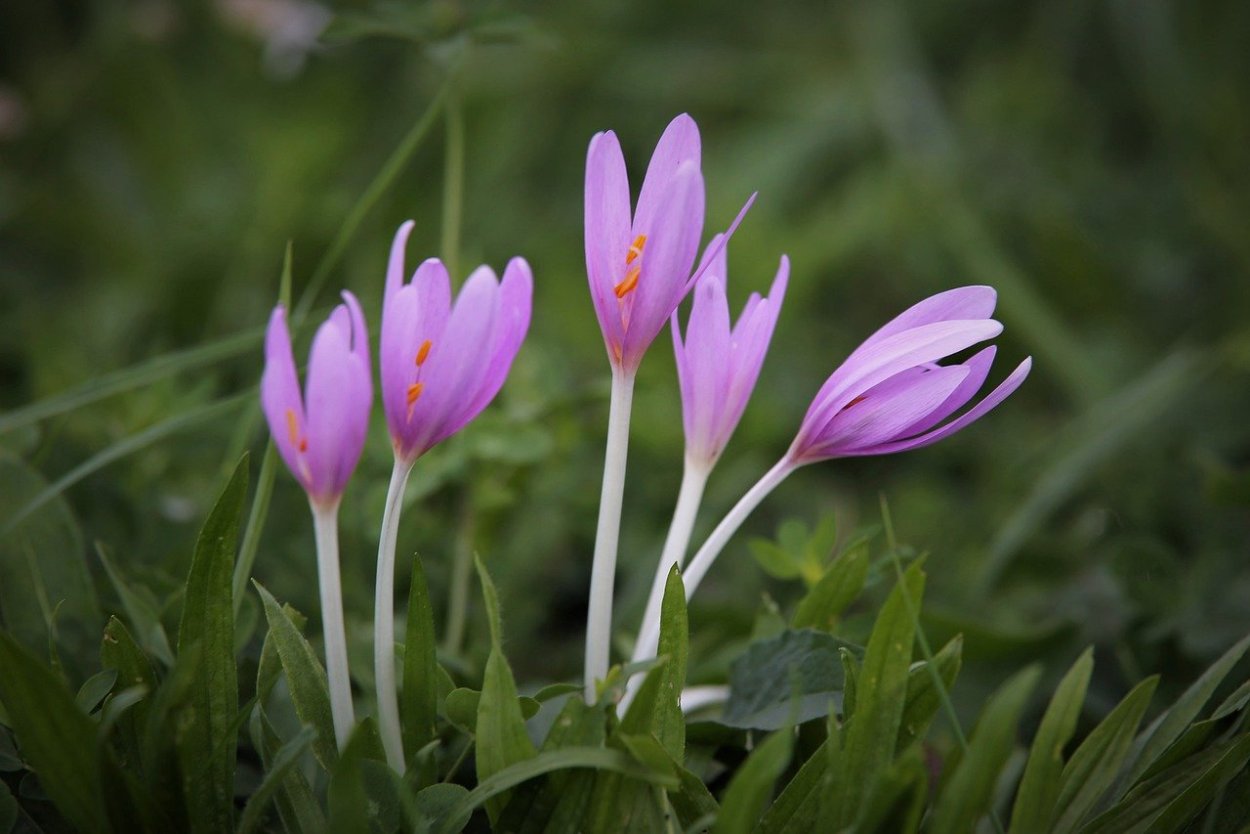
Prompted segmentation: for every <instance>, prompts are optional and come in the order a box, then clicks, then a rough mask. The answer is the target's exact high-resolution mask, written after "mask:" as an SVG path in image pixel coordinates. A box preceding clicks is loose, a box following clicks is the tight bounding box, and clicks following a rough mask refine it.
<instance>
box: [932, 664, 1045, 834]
mask: <svg viewBox="0 0 1250 834" xmlns="http://www.w3.org/2000/svg"><path fill="white" fill-rule="evenodd" d="M1039 677H1041V669H1039V668H1038V667H1036V666H1030V667H1028V668H1027V669H1024V670H1023V671H1021V672H1017V673H1016V674H1015V675H1013V676H1012V677H1011V678H1009V679H1008V680H1007V682H1006V683H1004V684H1003V685H1002V686H1001V687H999V688H998V691H996V692H995V693H994V694H993V695H992V696H991V697H990V700H989V702H988V703H987V704H986V705H985V711H984V712H983V713H982V714H981V718H980V720H979V721H978V722H977V726H976V727H975V728H974V729H973V731H972V736H971V738H970V739H969V740H968V751H967V753H965V754H964V756H963V757H962V758H961V759H960V761H959V764H958V765H956V767H955V772H954V773H953V774H952V775H951V777H950V779H949V781H948V782H947V784H946V786H945V787H944V788H943V790H942V794H941V796H940V797H939V798H938V800H937V804H936V807H935V808H934V810H933V820H932V822H931V823H930V826H929V830H930V831H931V832H933V834H963V832H966V831H971V830H973V827H974V825H975V824H976V821H977V820H978V819H980V818H981V817H982V816H984V815H985V814H987V813H988V812H989V810H990V803H991V802H992V801H993V799H994V785H995V783H997V781H998V777H999V773H1000V772H1001V771H1002V769H1003V765H1004V764H1006V762H1007V757H1008V756H1010V755H1011V749H1012V747H1013V746H1014V745H1015V741H1016V724H1017V723H1018V722H1019V720H1020V713H1021V712H1022V711H1023V710H1024V707H1025V704H1026V703H1027V702H1028V699H1029V695H1030V694H1032V692H1033V689H1034V687H1036V686H1037V681H1038V678H1039Z"/></svg>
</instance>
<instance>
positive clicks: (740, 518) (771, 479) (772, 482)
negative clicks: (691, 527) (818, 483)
mask: <svg viewBox="0 0 1250 834" xmlns="http://www.w3.org/2000/svg"><path fill="white" fill-rule="evenodd" d="M795 468H796V465H795V464H794V463H793V462H792V461H791V460H790V459H789V457H784V458H782V459H781V460H780V461H778V462H777V465H776V466H774V467H773V468H772V469H770V470H768V471H767V472H765V473H764V477H762V478H760V479H759V480H758V481H756V482H755V485H754V486H753V487H751V488H750V489H748V490H747V492H746V495H743V496H742V497H741V498H739V499H738V503H737V504H734V506H733V509H732V510H730V511H729V512H728V513H727V514H726V515H725V517H724V518H722V519H721V522H720V524H717V525H716V529H715V530H713V531H712V535H710V536H708V537H707V541H705V542H704V543H703V546H702V547H700V548H699V551H698V552H697V553H695V554H694V556H693V557H691V559H690V564H689V565H687V566H686V570H685V572H684V573H683V574H682V581H683V582H684V583H685V585H686V599H690V597H691V595H692V594H694V589H695V588H697V587H699V583H700V582H701V581H703V575H704V574H706V573H707V571H708V568H710V567H711V566H712V563H713V562H715V561H716V557H717V556H719V555H720V552H721V551H722V550H724V548H725V545H726V544H728V543H729V540H730V539H731V538H732V537H733V534H734V533H736V532H738V528H739V527H741V526H742V522H744V521H746V520H747V516H749V515H750V514H751V511H752V510H754V509H755V508H756V507H758V506H759V504H760V502H761V501H763V500H764V499H765V498H766V497H767V496H768V494H769V493H770V492H772V491H773V490H774V489H776V488H777V485H778V484H780V483H781V482H782V481H784V480H785V479H786V476H787V475H789V474H790V473H791V472H793V471H794V470H795ZM657 631H658V630H657ZM657 636H658V634H657ZM654 650H655V649H654V647H653V648H652V651H654Z"/></svg>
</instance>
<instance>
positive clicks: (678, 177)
mask: <svg viewBox="0 0 1250 834" xmlns="http://www.w3.org/2000/svg"><path fill="white" fill-rule="evenodd" d="M699 164H700V143H699V129H698V127H697V126H696V125H695V123H694V119H692V118H690V117H689V116H688V115H686V114H684V113H683V114H682V115H680V116H678V117H677V118H675V119H673V121H672V122H670V123H669V125H668V127H667V128H666V129H665V131H664V135H663V136H661V137H660V141H659V144H657V145H656V146H655V152H654V153H653V154H652V155H651V164H650V165H649V166H648V167H647V175H646V178H645V179H644V180H643V183H642V190H641V192H640V193H639V194H638V205H637V208H636V209H635V210H633V211H631V210H630V194H629V179H628V177H627V176H626V173H625V158H624V156H623V155H622V154H621V145H620V142H618V141H617V138H616V134H615V133H613V132H612V131H610V130H609V131H607V132H605V133H596V134H595V135H594V137H593V138H592V139H591V140H590V149H589V151H588V152H587V155H586V274H587V276H588V278H589V279H590V297H591V299H592V300H593V301H594V305H595V314H596V315H597V316H598V317H599V327H600V329H602V331H603V340H604V343H605V344H606V346H607V349H608V358H609V360H610V361H611V362H612V364H613V366H614V367H615V368H619V369H621V370H624V371H625V372H627V373H631V374H632V373H633V372H634V371H635V370H637V368H638V365H639V363H640V362H641V361H642V356H643V354H644V353H645V352H646V350H647V348H648V347H650V345H651V343H652V342H653V341H654V340H655V337H656V336H657V335H659V332H660V330H661V329H662V328H663V327H664V324H665V322H667V321H668V317H669V316H670V315H672V313H673V310H675V309H677V305H678V304H680V303H681V300H682V299H683V298H685V297H686V293H687V292H689V290H690V286H691V285H690V270H691V267H692V266H693V265H694V259H695V255H697V254H698V250H699V238H700V237H701V236H702V234H703V174H702V172H701V171H700V168H699Z"/></svg>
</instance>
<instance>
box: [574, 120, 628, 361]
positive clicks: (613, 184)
mask: <svg viewBox="0 0 1250 834" xmlns="http://www.w3.org/2000/svg"><path fill="white" fill-rule="evenodd" d="M585 200H586V206H585V217H586V230H585V233H586V275H587V277H588V278H589V281H590V297H591V300H592V301H593V302H594V305H595V315H596V316H598V318H599V327H600V329H601V330H602V331H603V338H604V341H605V343H606V344H607V346H608V351H609V355H611V354H612V352H613V349H614V347H615V348H616V349H619V348H620V346H621V343H622V340H623V337H624V333H623V332H622V329H621V315H620V305H619V303H618V301H617V298H616V295H615V293H614V292H613V288H614V287H615V286H616V285H617V284H618V283H619V282H620V281H621V280H622V279H623V278H624V277H625V255H626V252H628V250H629V246H630V241H631V238H630V237H629V235H630V231H631V229H632V226H633V221H632V220H631V212H630V204H629V178H628V176H627V175H626V172H625V157H624V156H622V154H621V145H620V142H618V141H617V138H616V134H614V133H613V132H612V131H608V132H606V133H596V134H595V136H594V137H593V138H592V139H591V140H590V149H589V150H588V151H587V153H586V192H585Z"/></svg>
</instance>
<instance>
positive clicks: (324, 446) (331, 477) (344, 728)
mask: <svg viewBox="0 0 1250 834" xmlns="http://www.w3.org/2000/svg"><path fill="white" fill-rule="evenodd" d="M343 301H344V302H346V304H341V305H339V306H338V307H336V308H334V312H332V313H331V314H330V318H329V319H328V320H327V321H326V322H325V323H324V324H322V325H321V327H320V328H318V330H317V334H316V336H314V337H313V343H312V350H311V352H310V354H309V359H308V374H307V381H306V383H305V388H304V392H303V394H302V395H301V393H300V387H299V376H298V374H297V373H296V370H295V357H294V355H293V353H292V350H291V334H290V332H289V331H288V329H287V324H286V309H285V308H284V307H282V306H281V305H279V306H278V307H277V308H276V309H275V310H274V311H273V315H272V316H270V318H269V329H268V331H267V332H266V334H265V372H264V375H263V376H262V377H261V381H260V399H261V406H262V408H263V409H264V412H265V418H266V419H267V420H268V422H269V431H270V434H271V435H272V436H273V440H274V444H275V445H276V446H277V447H278V452H279V453H280V454H281V455H282V459H283V460H284V461H286V465H287V467H289V468H290V470H291V473H292V474H294V475H295V478H296V480H298V481H299V482H300V485H301V486H303V487H304V490H305V491H306V492H307V493H308V502H309V505H310V506H311V507H312V514H313V530H314V532H315V534H316V543H317V578H318V585H319V586H320V590H321V620H322V629H323V631H324V634H325V651H326V678H327V680H328V683H329V689H330V713H331V716H332V718H333V721H334V735H335V739H336V741H337V742H338V745H339V748H340V749H342V748H343V747H344V746H345V745H346V744H347V740H348V738H349V737H350V735H351V731H352V725H353V724H354V723H355V717H354V711H353V709H352V691H351V680H350V677H349V673H348V668H347V634H346V631H345V630H344V626H343V594H342V584H341V581H340V578H339V543H338V509H339V499H340V498H341V497H342V495H343V489H344V487H346V486H347V481H348V479H349V478H350V477H351V474H352V472H353V470H355V468H356V464H357V463H358V462H359V460H360V452H361V450H362V449H363V448H364V444H365V434H366V432H367V431H368V428H369V411H370V409H371V408H372V407H373V381H372V378H371V376H370V371H369V333H368V331H367V330H366V328H365V317H364V313H362V312H361V310H360V303H359V302H358V301H357V300H356V296H354V295H352V294H351V293H350V292H346V291H345V292H344V293H343Z"/></svg>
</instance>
